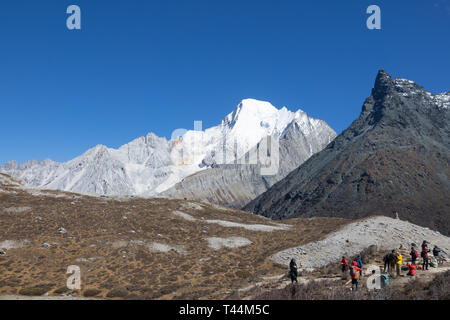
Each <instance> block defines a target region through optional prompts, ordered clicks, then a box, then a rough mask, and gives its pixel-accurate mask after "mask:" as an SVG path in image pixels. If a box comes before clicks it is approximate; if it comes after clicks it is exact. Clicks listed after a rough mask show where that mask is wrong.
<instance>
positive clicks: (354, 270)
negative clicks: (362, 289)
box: [350, 261, 362, 291]
mask: <svg viewBox="0 0 450 320" xmlns="http://www.w3.org/2000/svg"><path fill="white" fill-rule="evenodd" d="M358 271H359V272H358ZM361 272H362V269H361V268H358V263H357V262H356V261H353V262H352V265H351V266H350V277H351V278H352V291H357V290H358V284H359V274H360V273H361Z"/></svg>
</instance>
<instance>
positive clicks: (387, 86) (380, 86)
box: [372, 70, 395, 100]
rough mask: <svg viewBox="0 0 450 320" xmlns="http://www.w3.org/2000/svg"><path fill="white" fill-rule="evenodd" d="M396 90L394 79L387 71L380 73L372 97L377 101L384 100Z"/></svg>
mask: <svg viewBox="0 0 450 320" xmlns="http://www.w3.org/2000/svg"><path fill="white" fill-rule="evenodd" d="M394 90H395V83H394V81H393V80H392V77H391V76H390V75H389V74H388V73H387V72H386V71H385V70H380V71H378V74H377V78H376V80H375V86H374V87H373V89H372V97H373V98H374V99H375V100H382V99H383V98H384V97H385V96H386V95H388V94H390V93H392V92H393V91H394Z"/></svg>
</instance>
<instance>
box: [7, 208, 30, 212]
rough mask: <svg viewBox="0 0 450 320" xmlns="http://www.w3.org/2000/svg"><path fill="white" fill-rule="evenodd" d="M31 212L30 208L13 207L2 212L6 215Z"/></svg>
mask: <svg viewBox="0 0 450 320" xmlns="http://www.w3.org/2000/svg"><path fill="white" fill-rule="evenodd" d="M28 210H31V208H30V207H13V208H5V209H3V211H5V212H7V213H22V212H25V211H28Z"/></svg>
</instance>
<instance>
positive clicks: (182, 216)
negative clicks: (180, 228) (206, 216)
mask: <svg viewBox="0 0 450 320" xmlns="http://www.w3.org/2000/svg"><path fill="white" fill-rule="evenodd" d="M173 214H174V215H176V216H178V217H181V218H183V219H185V220H188V221H192V222H194V221H197V219H195V218H194V217H193V216H191V215H189V214H187V213H184V212H181V211H173Z"/></svg>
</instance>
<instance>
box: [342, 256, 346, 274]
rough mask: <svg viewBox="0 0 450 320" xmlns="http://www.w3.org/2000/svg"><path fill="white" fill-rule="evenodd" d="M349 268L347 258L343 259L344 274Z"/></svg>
mask: <svg viewBox="0 0 450 320" xmlns="http://www.w3.org/2000/svg"><path fill="white" fill-rule="evenodd" d="M347 266H348V262H347V258H346V257H342V260H341V267H342V272H345V270H347Z"/></svg>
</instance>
